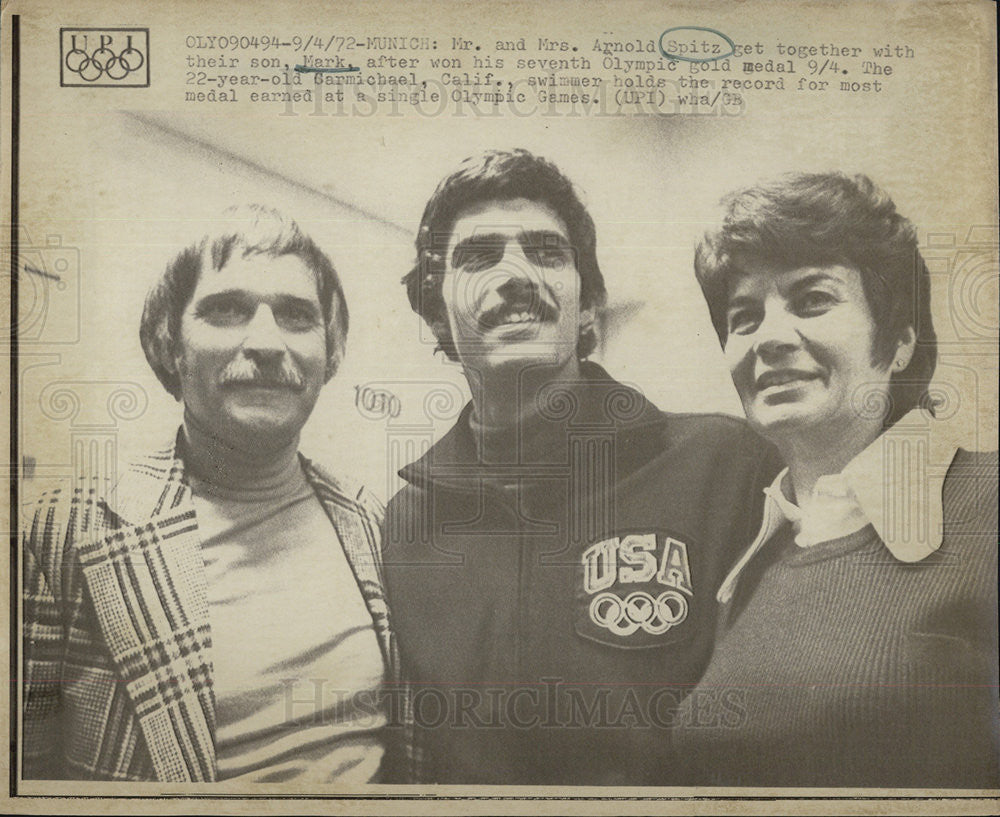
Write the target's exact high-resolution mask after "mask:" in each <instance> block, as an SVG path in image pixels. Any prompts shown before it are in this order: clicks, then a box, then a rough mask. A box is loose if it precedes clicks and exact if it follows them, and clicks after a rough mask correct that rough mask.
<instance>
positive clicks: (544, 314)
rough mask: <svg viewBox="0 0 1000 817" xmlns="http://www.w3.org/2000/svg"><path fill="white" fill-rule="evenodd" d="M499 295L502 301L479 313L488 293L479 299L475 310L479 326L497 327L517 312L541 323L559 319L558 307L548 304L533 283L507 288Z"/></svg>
mask: <svg viewBox="0 0 1000 817" xmlns="http://www.w3.org/2000/svg"><path fill="white" fill-rule="evenodd" d="M499 294H500V296H501V299H502V300H501V301H500V302H499V303H496V304H494V305H493V306H491V307H490V308H489V309H487V310H486V311H485V312H479V309H480V308H481V307H482V302H483V301H484V300H486V298H488V297H489V293H486V294H484V296H483V297H482V298H480V301H479V303H478V304H477V310H476V311H477V312H479V324H480V326H484V327H493V326H499V325H500V324H501V323H503V322H504V321H505V320H506V319H507V318H508V317H509V316H510V315H511V314H513V313H518V312H526V313H528V314H530V315H532V316H534V317H535V318H537V319H539V320H541V321H555V320H558V318H559V309H558V307H557V306H556V305H555V303H550V302H549V301H548V300H547V299H546V298H545V296H544V295H543V294H542V291H541V289H540V288H539V287H538V286H537V285H536V284H534V283H531V282H527V281H525V282H521V283H520V284H519V285H518V286H513V287H507V291H503V290H501V291H500V293H499ZM553 300H554V299H553Z"/></svg>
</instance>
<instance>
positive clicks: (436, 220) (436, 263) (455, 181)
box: [403, 148, 607, 360]
mask: <svg viewBox="0 0 1000 817" xmlns="http://www.w3.org/2000/svg"><path fill="white" fill-rule="evenodd" d="M520 198H523V199H528V200H529V201H534V202H540V203H542V204H546V205H548V206H549V207H551V208H552V209H553V210H554V211H555V212H556V214H558V216H559V217H560V218H561V219H562V220H563V222H564V223H565V224H566V229H567V230H568V232H569V236H568V238H569V240H570V244H571V246H572V248H573V251H574V253H575V255H576V269H577V273H578V274H579V276H580V304H581V305H582V306H583V307H596V308H600V307H602V306H603V305H604V303H605V301H606V299H607V291H606V289H605V287H604V276H603V275H602V274H601V269H600V267H599V266H598V264H597V233H596V230H595V229H594V220H593V219H592V218H591V217H590V214H589V213H588V212H587V209H586V207H584V205H583V202H582V201H581V200H580V197H579V195H578V194H577V192H576V189H575V188H574V186H573V183H572V182H571V181H570V180H569V179H568V178H566V176H564V175H563V174H562V172H561V171H560V170H559V169H558V168H557V167H556V166H555V165H554V164H552V162H550V161H548V160H546V159H544V158H542V157H540V156H536V155H534V154H533V153H530V152H529V151H527V150H524V149H522V148H516V149H514V150H489V151H486V152H484V153H482V154H480V155H478V156H470V157H468V158H467V159H465V160H464V161H463V162H462V163H461V164H460V165H459V167H458V168H457V169H456V170H455V171H454V172H453V173H451V174H450V175H449V176H447V177H446V178H445V179H444V180H443V181H442V182H441V183H440V184H439V185H438V187H437V189H436V190H435V191H434V194H433V195H432V196H431V198H430V201H428V202H427V206H426V207H425V208H424V214H423V217H422V218H421V220H420V229H419V231H418V232H417V238H416V242H415V244H416V250H417V258H416V262H415V264H414V266H413V268H412V269H411V270H410V271H409V272H408V273H407V274H406V275H405V276H403V284H404V285H405V286H406V294H407V296H408V297H409V300H410V306H411V308H412V309H413V311H414V312H416V313H417V314H418V315H420V316H421V317H422V318H423V319H424V321H425V322H426V323H427V325H428V326H429V327H431V330H432V331H433V332H434V335H435V338H436V339H437V349H440V350H442V351H443V352H444V353H445V354H446V355H447V356H448V357H449V358H450V359H451V360H458V352H457V350H456V349H455V342H454V339H453V338H452V336H451V328H450V326H449V325H448V317H447V313H446V311H445V305H444V299H443V297H442V288H443V286H444V272H445V255H446V252H447V247H448V242H449V240H450V238H451V231H452V228H453V227H454V225H455V221H456V220H457V219H458V217H459V216H460V215H461V213H462V212H463V211H464V210H467V209H468V208H470V207H473V206H475V205H477V204H481V203H483V202H487V201H510V200H512V199H520ZM595 348H597V335H596V333H595V331H594V329H593V327H587V328H586V329H585V330H584V331H583V332H581V334H580V338H579V340H578V341H577V348H576V353H577V356H578V357H580V358H581V359H582V358H585V357H587V356H588V355H589V354H591V353H592V352H593V351H594V349H595ZM437 349H435V351H436V350H437Z"/></svg>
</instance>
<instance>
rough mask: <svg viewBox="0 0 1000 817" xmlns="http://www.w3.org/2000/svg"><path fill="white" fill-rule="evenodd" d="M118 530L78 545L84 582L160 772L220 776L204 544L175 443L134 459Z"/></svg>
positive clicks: (119, 493)
mask: <svg viewBox="0 0 1000 817" xmlns="http://www.w3.org/2000/svg"><path fill="white" fill-rule="evenodd" d="M107 512H108V514H109V516H110V518H111V519H112V520H114V518H115V517H117V523H115V522H114V521H112V525H111V526H109V527H113V530H111V531H110V532H108V528H104V529H103V530H102V531H101V532H100V534H98V535H96V536H95V537H94V538H93V539H92V540H91V541H89V542H85V543H83V544H82V546H81V547H80V562H81V566H82V570H83V575H84V580H85V582H86V584H87V587H88V590H89V592H90V596H91V599H92V600H93V604H94V610H95V613H96V616H97V620H98V622H99V625H100V628H101V631H102V634H103V637H104V641H105V643H106V645H107V647H108V650H109V652H110V654H111V659H112V661H113V663H114V665H115V667H116V669H117V671H118V673H119V676H120V677H121V679H122V681H123V682H124V683H125V691H126V693H127V694H128V695H129V697H130V698H131V700H132V702H133V704H134V706H135V712H136V717H137V719H138V721H139V724H140V727H141V728H142V731H143V734H144V736H145V739H146V745H147V747H148V748H149V753H150V756H151V759H152V764H153V768H154V770H155V773H156V778H157V779H158V780H161V781H180V782H183V781H192V782H202V781H212V780H214V779H215V776H216V764H215V746H214V731H215V700H214V695H213V689H212V663H211V632H210V629H209V619H208V600H207V587H206V580H205V572H204V565H203V563H202V558H201V550H200V548H201V542H200V539H199V537H198V527H197V522H196V520H195V513H194V504H193V503H192V501H191V491H190V489H189V488H188V487H187V486H186V485H185V484H184V482H183V468H182V465H181V463H180V461H179V460H177V459H176V458H175V451H174V448H173V446H171V447H170V448H169V449H165V450H163V451H159V452H156V453H155V454H153V455H151V456H149V457H146V458H144V459H142V460H140V461H137V462H135V463H133V464H132V465H131V466H130V467H129V469H128V470H127V471H126V473H125V474H124V475H123V477H122V479H121V481H120V482H119V483H118V486H117V487H116V491H115V494H114V495H113V497H112V498H111V499H109V502H108V508H107Z"/></svg>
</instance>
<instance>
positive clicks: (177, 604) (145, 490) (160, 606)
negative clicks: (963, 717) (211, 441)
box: [80, 437, 398, 782]
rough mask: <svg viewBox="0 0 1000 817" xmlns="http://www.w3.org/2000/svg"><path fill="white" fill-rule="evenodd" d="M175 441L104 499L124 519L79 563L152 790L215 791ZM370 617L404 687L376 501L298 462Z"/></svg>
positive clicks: (211, 711)
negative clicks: (186, 787)
mask: <svg viewBox="0 0 1000 817" xmlns="http://www.w3.org/2000/svg"><path fill="white" fill-rule="evenodd" d="M177 439H178V438H177V437H175V438H174V441H173V442H172V443H171V444H170V445H169V446H166V447H164V448H162V449H160V450H158V451H155V452H153V453H152V454H150V455H148V456H145V457H142V458H140V459H138V460H136V461H134V462H133V463H131V464H130V465H129V467H128V468H127V470H126V471H125V473H124V474H123V476H122V477H121V479H120V480H119V482H118V484H117V486H116V488H115V490H114V491H113V492H112V494H111V495H110V496H109V497H108V499H107V506H108V508H107V510H108V511H109V512H110V514H111V515H112V516H113V517H115V518H116V519H117V524H114V525H112V526H111V527H112V530H111V532H110V533H108V532H107V530H105V531H104V535H103V536H101V537H97V538H95V539H94V540H93V541H91V542H88V543H86V544H85V545H84V546H83V547H81V549H80V561H81V567H82V570H83V574H84V577H85V580H86V582H87V584H88V590H89V591H90V594H91V598H92V599H93V602H94V609H95V612H96V615H97V619H98V622H99V625H100V627H101V630H102V635H103V637H104V640H105V642H106V644H107V647H108V649H109V651H110V654H111V658H112V661H113V662H114V664H115V666H116V669H117V671H118V673H119V675H120V677H121V679H122V680H123V682H124V683H125V684H126V691H127V693H128V695H129V696H130V698H131V700H132V702H133V704H134V706H135V712H136V717H137V719H138V721H139V724H140V726H141V728H142V730H143V734H144V736H145V739H146V744H147V746H148V748H149V752H150V757H151V760H152V764H153V768H154V771H155V774H156V778H157V779H158V780H161V781H180V782H185V781H190V782H206V781H213V780H215V777H216V764H215V741H214V729H215V698H214V694H213V688H212V661H211V643H212V639H211V628H210V626H209V610H208V601H207V585H206V579H205V572H204V565H203V563H202V557H201V540H200V538H199V536H198V526H197V520H196V518H195V511H194V503H193V502H192V500H191V489H190V488H189V487H188V485H187V483H186V482H185V481H184V465H183V462H182V460H181V459H180V458H179V457H178V455H177V450H178V449H177ZM302 463H303V468H304V471H305V474H306V478H307V479H308V480H309V482H310V484H311V485H312V487H313V489H314V490H315V491H316V494H317V497H318V498H319V500H320V502H321V504H322V505H323V508H324V509H325V511H326V513H327V515H328V516H329V517H330V521H331V523H332V525H333V528H334V530H335V532H336V535H337V536H338V537H339V539H340V542H341V544H342V546H343V549H344V553H345V555H346V556H347V559H348V562H349V563H350V565H351V567H352V569H353V571H354V574H355V577H356V578H357V580H358V585H359V587H360V588H361V592H362V595H363V596H364V598H365V602H366V604H367V606H368V610H369V612H370V613H371V616H372V619H373V622H374V625H375V632H376V634H377V636H378V639H379V644H380V646H381V648H382V653H383V657H384V659H385V661H386V666H387V668H388V673H389V677H390V678H391V679H395V678H397V677H398V675H397V673H398V662H397V661H396V659H395V645H394V643H393V639H392V637H391V632H390V630H389V625H388V614H387V610H386V604H385V597H384V595H383V591H382V588H383V582H382V569H381V561H380V553H379V546H380V539H379V526H380V524H381V506H380V505H379V504H378V503H377V501H374V500H371V499H370V498H368V497H365V499H364V500H362V497H361V495H360V494H358V493H357V492H352V493H353V495H351V494H348V493H346V492H345V490H344V487H343V485H342V483H340V482H339V481H338V480H335V479H334V478H333V477H331V476H330V475H328V474H326V473H325V472H323V471H322V470H321V469H319V468H318V467H316V466H315V465H314V464H313V463H311V462H310V461H309V460H306V459H305V458H303V460H302Z"/></svg>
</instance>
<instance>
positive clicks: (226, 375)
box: [219, 357, 305, 391]
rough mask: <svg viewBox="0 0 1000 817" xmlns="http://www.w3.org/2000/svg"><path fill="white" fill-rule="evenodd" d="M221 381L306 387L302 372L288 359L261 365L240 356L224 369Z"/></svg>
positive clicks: (293, 387) (242, 384)
mask: <svg viewBox="0 0 1000 817" xmlns="http://www.w3.org/2000/svg"><path fill="white" fill-rule="evenodd" d="M219 383H220V385H223V386H231V385H238V386H261V387H262V388H273V389H294V390H296V391H298V390H300V389H303V388H305V379H304V378H303V377H302V373H301V372H299V370H298V367H297V366H296V365H295V364H294V363H293V362H292V361H290V360H288V359H283V360H281V361H277V362H275V363H273V364H265V365H261V364H258V363H257V362H256V361H254V360H251V359H249V358H246V357H238V358H236V359H234V360H233V361H232V362H231V363H230V364H229V365H228V366H226V368H225V369H223V370H222V374H221V375H220V376H219Z"/></svg>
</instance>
